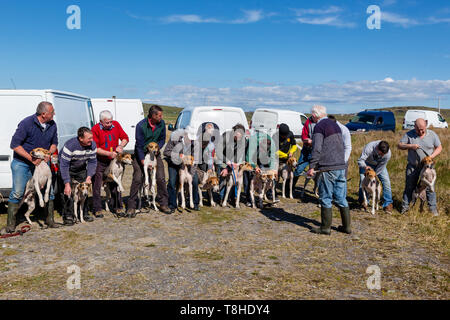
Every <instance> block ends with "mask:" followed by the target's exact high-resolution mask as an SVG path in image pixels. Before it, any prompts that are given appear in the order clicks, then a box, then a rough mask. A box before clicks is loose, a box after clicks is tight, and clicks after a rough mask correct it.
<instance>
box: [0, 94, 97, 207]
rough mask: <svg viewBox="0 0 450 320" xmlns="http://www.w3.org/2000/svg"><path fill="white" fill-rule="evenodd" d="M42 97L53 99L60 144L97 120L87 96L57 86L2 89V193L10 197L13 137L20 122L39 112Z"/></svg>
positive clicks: (0, 162)
mask: <svg viewBox="0 0 450 320" xmlns="http://www.w3.org/2000/svg"><path fill="white" fill-rule="evenodd" d="M42 101H48V102H51V103H52V104H53V107H54V108H55V117H54V120H55V121H56V124H57V126H58V141H59V146H58V147H59V148H61V147H62V146H63V145H64V143H65V142H66V141H67V140H69V139H70V138H72V137H75V136H76V135H77V131H78V128H80V127H82V126H86V127H89V128H92V126H93V125H94V123H95V120H94V114H93V111H92V105H91V101H90V99H89V98H88V97H85V96H82V95H79V94H75V93H70V92H62V91H56V90H0V108H1V109H2V110H3V112H4V114H3V116H2V117H1V118H0V128H1V129H0V130H1V134H0V194H1V195H2V196H3V197H6V198H7V197H8V196H9V193H10V192H11V188H12V174H11V161H12V159H13V151H12V150H11V149H10V147H9V146H10V144H11V138H12V136H13V135H14V133H15V131H16V129H17V125H18V124H19V122H20V121H22V120H23V119H24V118H26V117H27V116H30V115H32V114H34V113H36V107H37V105H38V104H39V103H40V102H42Z"/></svg>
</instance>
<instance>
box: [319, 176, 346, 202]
mask: <svg viewBox="0 0 450 320" xmlns="http://www.w3.org/2000/svg"><path fill="white" fill-rule="evenodd" d="M346 191H347V179H346V178H345V170H344V169H342V170H333V171H325V172H322V174H321V178H320V180H319V198H320V204H321V205H322V207H323V208H331V207H332V202H333V200H334V202H335V203H336V205H337V206H339V207H341V208H346V207H348V202H347V199H346V198H345V197H346Z"/></svg>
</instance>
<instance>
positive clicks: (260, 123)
mask: <svg viewBox="0 0 450 320" xmlns="http://www.w3.org/2000/svg"><path fill="white" fill-rule="evenodd" d="M307 119H308V118H307V117H306V115H304V114H303V113H301V112H297V111H291V110H283V109H265V108H259V109H256V110H255V112H254V113H253V117H252V121H250V131H251V133H253V132H254V131H257V130H270V131H275V130H276V129H277V128H278V127H279V126H280V124H282V123H285V124H287V125H288V126H289V129H290V130H291V131H292V133H293V134H294V137H295V139H296V140H297V141H301V136H302V130H303V125H304V124H305V122H306V120H307Z"/></svg>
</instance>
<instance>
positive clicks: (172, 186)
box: [167, 164, 200, 209]
mask: <svg viewBox="0 0 450 320" xmlns="http://www.w3.org/2000/svg"><path fill="white" fill-rule="evenodd" d="M167 169H168V171H169V183H168V184H167V193H168V194H169V208H170V209H176V208H177V207H178V205H177V196H178V193H177V185H178V170H179V169H180V167H179V166H175V165H172V164H169V165H168V166H167ZM192 195H193V197H194V199H193V200H194V205H195V206H197V205H198V204H199V203H200V197H199V195H198V175H197V173H196V174H195V175H194V177H193V179H192Z"/></svg>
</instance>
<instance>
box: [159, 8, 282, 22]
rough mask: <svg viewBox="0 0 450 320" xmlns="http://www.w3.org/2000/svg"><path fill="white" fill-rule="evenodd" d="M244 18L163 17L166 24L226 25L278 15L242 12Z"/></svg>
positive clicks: (176, 15)
mask: <svg viewBox="0 0 450 320" xmlns="http://www.w3.org/2000/svg"><path fill="white" fill-rule="evenodd" d="M242 12H243V16H242V17H241V18H238V19H234V20H223V19H217V18H205V17H202V16H200V15H197V14H174V15H170V16H167V17H163V18H161V19H160V20H161V21H162V22H164V23H224V24H248V23H256V22H258V21H261V20H263V19H266V18H269V17H271V16H274V15H277V14H276V13H265V12H264V11H263V10H242Z"/></svg>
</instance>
